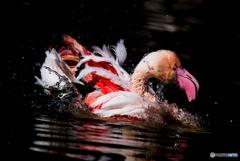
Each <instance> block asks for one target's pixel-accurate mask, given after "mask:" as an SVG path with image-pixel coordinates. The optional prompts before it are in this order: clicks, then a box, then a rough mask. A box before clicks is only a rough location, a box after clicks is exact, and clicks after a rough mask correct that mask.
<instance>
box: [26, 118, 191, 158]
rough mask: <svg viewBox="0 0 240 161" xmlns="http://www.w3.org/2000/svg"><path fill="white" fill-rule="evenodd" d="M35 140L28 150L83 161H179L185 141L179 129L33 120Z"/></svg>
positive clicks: (161, 126) (119, 123)
mask: <svg viewBox="0 0 240 161" xmlns="http://www.w3.org/2000/svg"><path fill="white" fill-rule="evenodd" d="M36 120H37V123H36V124H35V125H34V130H35V131H36V135H37V137H38V139H37V140H34V141H33V144H32V146H31V147H30V150H32V151H36V152H43V153H50V154H57V155H64V156H67V157H72V158H78V159H83V160H100V159H102V160H110V159H113V158H115V159H116V158H117V160H123V159H124V158H127V159H129V160H131V159H133V158H135V159H136V158H139V159H140V158H142V159H149V158H151V159H159V158H168V159H173V160H174V159H182V158H184V156H185V153H186V150H188V140H187V138H186V137H182V136H181V134H182V132H183V131H184V130H186V129H184V128H183V127H177V126H176V127H174V126H169V125H168V127H167V130H166V127H165V126H164V125H160V124H154V125H151V124H149V125H147V123H144V124H143V123H142V124H134V123H127V122H99V120H89V119H87V120H75V119H70V120H57V119H53V118H48V117H45V116H41V117H39V118H36Z"/></svg>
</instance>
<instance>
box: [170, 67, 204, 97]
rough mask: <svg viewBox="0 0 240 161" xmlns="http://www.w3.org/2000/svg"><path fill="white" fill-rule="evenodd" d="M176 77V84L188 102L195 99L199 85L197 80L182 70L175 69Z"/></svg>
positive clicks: (180, 68) (179, 68)
mask: <svg viewBox="0 0 240 161" xmlns="http://www.w3.org/2000/svg"><path fill="white" fill-rule="evenodd" d="M175 71H176V75H177V83H178V85H179V86H180V88H181V90H183V91H185V93H186V95H187V97H188V100H189V102H191V101H192V100H194V99H195V98H196V95H197V92H198V91H199V84H198V82H197V80H196V79H195V78H194V77H193V76H192V75H191V74H190V73H189V72H188V71H187V70H186V69H184V68H182V67H176V68H175Z"/></svg>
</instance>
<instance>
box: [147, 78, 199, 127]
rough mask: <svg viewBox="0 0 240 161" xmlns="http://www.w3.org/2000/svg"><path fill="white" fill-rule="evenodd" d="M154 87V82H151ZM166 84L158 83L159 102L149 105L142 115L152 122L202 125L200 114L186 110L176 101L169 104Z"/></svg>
mask: <svg viewBox="0 0 240 161" xmlns="http://www.w3.org/2000/svg"><path fill="white" fill-rule="evenodd" d="M150 85H151V86H152V88H153V84H152V83H151V84H150ZM164 86H165V84H164V83H162V82H160V83H158V84H157V85H156V92H155V97H157V98H158V100H159V101H158V103H156V104H151V105H149V108H148V109H146V110H145V112H144V114H142V117H143V118H144V119H145V120H147V121H151V122H157V123H165V124H166V123H169V122H176V123H180V124H184V125H190V126H200V122H201V121H200V119H199V117H198V115H196V114H195V115H193V114H191V113H189V112H188V111H186V110H183V109H181V108H180V107H178V105H177V104H176V103H171V104H169V103H168V101H167V100H166V99H165V98H164V91H163V89H164Z"/></svg>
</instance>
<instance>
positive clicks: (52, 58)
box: [35, 48, 81, 88]
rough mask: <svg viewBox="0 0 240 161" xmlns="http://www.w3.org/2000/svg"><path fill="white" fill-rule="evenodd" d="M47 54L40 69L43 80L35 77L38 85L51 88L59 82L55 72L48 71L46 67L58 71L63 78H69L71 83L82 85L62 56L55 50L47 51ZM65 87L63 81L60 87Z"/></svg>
mask: <svg viewBox="0 0 240 161" xmlns="http://www.w3.org/2000/svg"><path fill="white" fill-rule="evenodd" d="M45 54H46V58H45V61H44V63H43V65H42V67H41V69H40V72H41V79H39V78H38V77H36V76H35V78H36V82H35V83H36V84H38V85H41V86H43V87H49V86H54V85H56V83H57V82H59V77H58V76H57V75H56V74H55V73H54V72H51V71H49V70H48V69H46V67H47V68H50V69H51V70H52V71H56V72H57V73H58V74H59V75H61V76H65V77H67V78H68V79H69V81H70V82H75V83H81V82H80V81H77V80H76V78H75V76H74V72H73V71H72V70H71V68H70V67H69V66H68V65H67V64H66V63H65V62H64V61H62V59H61V57H60V55H59V54H58V53H57V51H56V50H55V49H54V48H53V49H52V50H51V51H50V52H49V51H46V52H45ZM64 85H65V82H64V81H62V82H61V83H60V85H59V87H60V88H62V87H63V86H64Z"/></svg>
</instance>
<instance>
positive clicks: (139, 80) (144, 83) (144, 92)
mask: <svg viewBox="0 0 240 161" xmlns="http://www.w3.org/2000/svg"><path fill="white" fill-rule="evenodd" d="M150 78H151V75H149V73H148V70H147V69H144V68H142V67H139V66H137V67H136V69H135V71H134V73H133V74H132V76H131V83H132V87H131V91H132V92H136V93H138V94H140V95H141V96H144V97H146V98H148V99H149V100H150V101H151V102H157V101H158V99H157V97H155V96H154V91H150V89H149V87H148V80H149V79H150Z"/></svg>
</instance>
